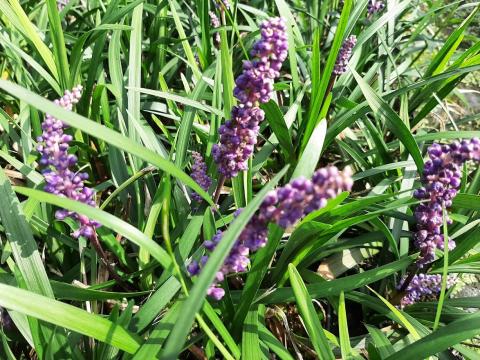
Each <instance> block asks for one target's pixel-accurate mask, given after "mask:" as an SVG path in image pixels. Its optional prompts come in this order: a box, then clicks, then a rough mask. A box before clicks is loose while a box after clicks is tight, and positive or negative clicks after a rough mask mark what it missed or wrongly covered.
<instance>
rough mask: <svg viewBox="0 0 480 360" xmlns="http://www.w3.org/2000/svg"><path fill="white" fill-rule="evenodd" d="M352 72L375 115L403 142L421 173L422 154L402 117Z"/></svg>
mask: <svg viewBox="0 0 480 360" xmlns="http://www.w3.org/2000/svg"><path fill="white" fill-rule="evenodd" d="M350 70H351V72H352V74H353V76H354V77H355V80H357V83H358V85H359V86H360V89H361V90H362V92H363V95H364V96H365V99H366V100H367V103H368V105H369V106H370V108H371V109H372V110H373V111H374V112H375V113H377V114H380V115H382V117H383V118H384V119H385V121H386V124H387V126H388V128H389V129H390V131H391V132H392V133H393V134H394V135H395V136H396V137H397V138H398V139H399V140H400V141H401V142H402V144H403V145H405V148H406V149H407V150H408V152H409V153H410V155H411V156H412V158H413V160H414V161H415V164H416V165H417V168H418V170H419V171H420V172H421V171H422V170H423V158H422V154H421V153H420V149H419V148H418V145H417V143H416V142H415V139H414V138H413V136H412V133H411V132H410V130H409V129H408V128H407V126H406V125H405V123H404V122H403V121H402V119H401V118H400V116H398V114H397V113H396V112H395V111H393V110H392V108H391V107H390V105H388V103H387V102H385V101H384V100H383V99H381V98H380V96H378V95H377V93H376V92H375V91H374V90H373V89H372V88H371V87H370V85H368V84H367V83H366V82H365V80H363V79H362V78H361V76H360V75H358V73H357V72H356V71H355V70H353V69H350Z"/></svg>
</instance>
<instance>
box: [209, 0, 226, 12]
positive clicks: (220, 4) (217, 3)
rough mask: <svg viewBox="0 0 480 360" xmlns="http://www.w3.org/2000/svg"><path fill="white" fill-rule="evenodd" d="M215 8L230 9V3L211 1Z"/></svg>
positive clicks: (217, 0)
mask: <svg viewBox="0 0 480 360" xmlns="http://www.w3.org/2000/svg"><path fill="white" fill-rule="evenodd" d="M213 2H214V4H215V7H216V8H217V9H220V10H222V11H223V10H224V9H226V10H228V9H230V1H228V0H213Z"/></svg>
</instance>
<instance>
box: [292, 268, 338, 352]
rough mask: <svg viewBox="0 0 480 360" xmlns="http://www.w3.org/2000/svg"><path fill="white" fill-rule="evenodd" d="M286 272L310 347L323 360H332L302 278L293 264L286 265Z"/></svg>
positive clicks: (328, 345) (328, 346)
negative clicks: (310, 343)
mask: <svg viewBox="0 0 480 360" xmlns="http://www.w3.org/2000/svg"><path fill="white" fill-rule="evenodd" d="M288 272H289V274H290V282H291V284H292V289H293V293H294V294H295V299H296V302H297V306H298V310H299V312H300V316H301V317H302V319H303V323H304V324H305V327H306V329H307V333H308V336H309V337H310V340H311V341H312V345H313V347H314V348H315V351H316V353H317V355H318V357H319V358H320V359H325V360H328V359H330V360H334V359H335V356H334V355H333V353H332V350H331V347H330V344H329V343H328V340H327V336H326V335H325V332H324V331H323V328H322V324H321V323H320V319H319V318H318V314H317V312H316V311H315V307H314V306H313V302H312V298H311V296H310V294H309V293H308V290H307V288H306V286H305V283H304V282H303V280H302V277H301V276H300V274H299V273H298V271H297V269H296V268H295V266H294V265H293V264H290V265H288ZM342 355H343V352H342Z"/></svg>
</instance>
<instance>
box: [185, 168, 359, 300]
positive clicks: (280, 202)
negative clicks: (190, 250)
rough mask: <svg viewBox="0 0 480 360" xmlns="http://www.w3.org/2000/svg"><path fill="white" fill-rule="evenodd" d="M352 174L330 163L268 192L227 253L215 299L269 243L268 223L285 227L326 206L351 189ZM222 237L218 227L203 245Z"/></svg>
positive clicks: (196, 268) (193, 267)
mask: <svg viewBox="0 0 480 360" xmlns="http://www.w3.org/2000/svg"><path fill="white" fill-rule="evenodd" d="M351 175H352V174H351V170H350V168H346V169H345V170H344V171H343V172H341V171H338V169H337V168H336V167H334V166H331V167H327V168H323V169H320V170H318V171H316V172H315V173H314V174H313V177H312V179H311V180H309V179H305V178H303V177H301V178H298V179H295V180H293V181H291V182H290V183H289V184H287V185H285V186H283V187H280V188H277V189H276V190H273V191H271V192H270V193H269V194H267V196H266V197H265V199H264V200H263V202H262V204H261V205H260V208H259V210H258V213H256V214H255V215H253V217H252V218H251V219H250V221H249V222H248V224H247V225H246V226H245V228H244V229H243V231H242V233H241V234H240V236H239V238H238V240H237V242H236V243H235V245H234V246H233V248H232V250H231V251H230V253H229V254H228V256H227V258H226V260H225V262H224V264H223V266H222V267H221V268H220V271H219V272H218V273H217V276H216V279H215V281H214V283H213V284H212V285H211V286H210V289H209V291H208V294H209V295H210V296H211V297H213V298H215V299H216V300H219V299H221V298H222V297H223V294H224V291H223V289H221V288H220V287H219V286H220V285H219V283H220V282H221V281H223V279H224V278H225V277H226V276H227V275H229V274H235V273H241V272H245V271H247V269H248V266H249V265H250V259H249V255H250V254H251V253H253V252H255V251H257V250H258V249H259V248H262V247H264V246H265V245H266V243H267V240H268V224H269V223H275V224H277V225H278V226H280V227H282V228H287V227H290V226H293V225H294V224H295V223H296V222H297V221H298V220H300V219H301V218H302V217H304V216H305V215H307V214H309V213H310V212H312V211H315V210H318V209H321V208H323V207H324V206H325V205H326V204H327V201H328V200H329V199H332V198H334V197H336V196H337V195H339V194H340V193H341V192H343V191H350V190H351V188H352V185H353V181H352V177H351ZM239 214H240V210H237V211H236V212H235V214H234V215H235V216H238V215H239ZM221 240H222V232H221V231H219V232H217V234H216V235H215V236H214V237H213V238H212V240H208V241H205V242H204V243H203V246H204V247H205V249H206V250H208V251H213V250H214V249H215V247H216V246H217V244H218V243H219V242H220V241H221ZM207 259H208V257H206V256H205V257H203V258H202V260H201V261H200V263H199V262H195V261H194V262H192V263H191V264H190V265H189V266H188V271H189V272H190V274H191V275H192V276H194V275H198V273H199V272H200V270H201V267H202V265H204V264H205V263H206V261H207Z"/></svg>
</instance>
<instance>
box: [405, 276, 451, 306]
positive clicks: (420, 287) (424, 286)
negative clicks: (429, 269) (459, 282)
mask: <svg viewBox="0 0 480 360" xmlns="http://www.w3.org/2000/svg"><path fill="white" fill-rule="evenodd" d="M403 281H405V279H403ZM451 286H453V278H452V277H448V278H447V288H448V287H451ZM400 287H401V286H399V288H400ZM441 289H442V275H438V274H436V275H428V274H418V275H415V276H414V277H413V279H412V281H411V282H410V284H409V285H408V287H407V289H406V290H405V296H404V297H403V299H402V301H401V304H400V305H401V306H402V307H403V306H407V305H412V304H414V303H416V302H418V301H424V300H433V299H435V297H436V296H437V295H438V294H439V293H440V291H441Z"/></svg>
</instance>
